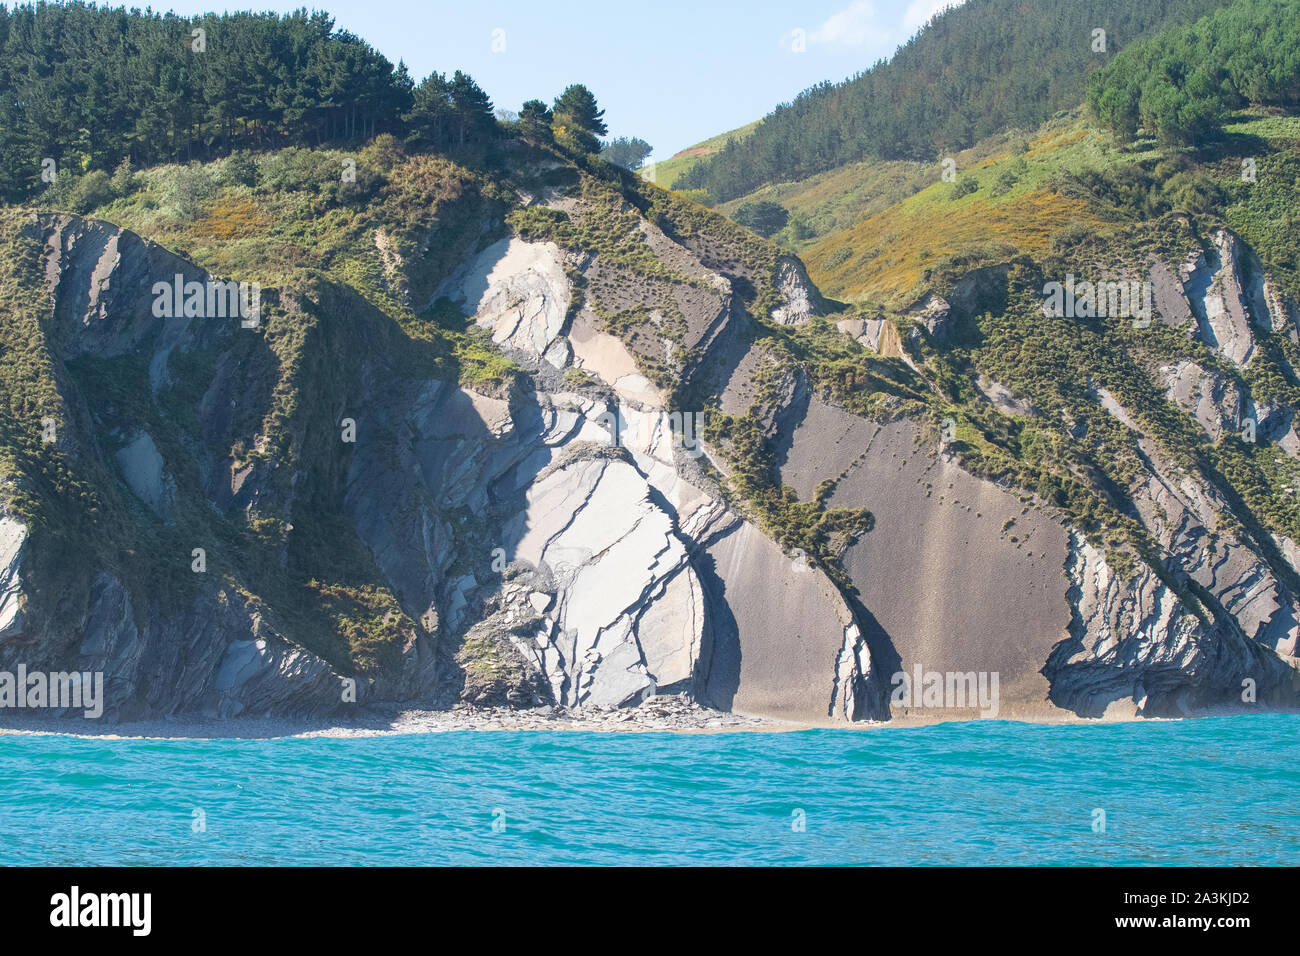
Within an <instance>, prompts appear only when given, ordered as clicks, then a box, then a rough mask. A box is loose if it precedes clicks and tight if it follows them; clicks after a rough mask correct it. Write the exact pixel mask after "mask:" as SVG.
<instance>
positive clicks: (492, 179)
mask: <svg viewBox="0 0 1300 956" xmlns="http://www.w3.org/2000/svg"><path fill="white" fill-rule="evenodd" d="M435 76H437V74H435ZM250 82H253V81H250ZM259 82H260V81H259ZM452 83H453V85H454V84H455V83H456V81H455V80H453V81H452ZM422 86H423V87H424V89H425V91H426V94H429V95H430V96H433V97H434V98H433V100H425V101H424V102H425V106H429V104H430V102H433V103H435V105H436V104H437V103H442V102H444V101H443V100H442V99H439V97H442V95H443V92H445V91H444V89H443V87H442V86H441V85H440V81H429V82H427V83H426V84H422ZM458 88H459V89H461V91H462V92H461V96H462V98H463V97H464V95H466V94H465V91H466V90H467V89H468V87H466V86H465V85H464V83H461V85H460V87H458ZM573 89H574V88H572V87H571V88H570V90H573ZM431 91H432V92H431ZM583 92H585V90H584V91H582V92H580V93H577V94H575V95H574V96H573V97H571V100H573V101H581V100H584V99H585V97H584V96H583V95H582V93H583ZM434 94H436V95H434ZM568 94H569V91H566V94H565V96H567V95H568ZM587 95H588V96H589V94H587ZM447 96H448V97H449V98H448V99H446V100H445V103H448V104H452V105H453V106H454V104H455V102H456V99H455V96H453V95H452V94H451V93H449V92H448V93H447ZM563 99H564V96H562V97H560V98H557V105H560V103H561V101H562V100H563ZM418 103H419V101H417V100H413V105H412V110H411V112H409V113H406V114H402V115H398V116H397V121H398V122H399V125H400V126H401V128H402V130H403V131H404V133H405V134H406V135H404V136H403V137H402V138H400V139H399V138H398V137H397V136H396V135H393V134H384V133H380V134H378V135H374V136H371V135H369V132H368V131H367V132H366V133H364V134H359V136H358V138H353V139H347V140H342V141H339V142H326V143H320V144H308V145H302V144H281V145H276V146H275V147H274V148H272V147H266V148H256V144H251V145H250V144H239V145H238V146H237V147H236V148H233V149H231V150H229V151H223V150H222V148H221V146H220V144H216V143H210V144H207V147H206V148H208V149H210V150H211V151H212V155H205V156H203V157H201V158H196V160H195V161H193V162H186V163H184V164H180V163H168V162H160V163H152V164H150V165H148V166H147V167H143V168H133V167H132V166H131V165H130V164H128V165H126V166H125V167H121V164H120V163H119V164H118V167H121V168H118V167H114V168H115V169H116V170H117V171H116V172H114V174H113V175H112V176H108V175H107V173H106V172H105V170H103V169H101V168H94V167H92V168H88V169H87V170H86V171H85V172H83V173H81V174H79V175H73V174H65V175H61V176H60V177H59V178H58V179H57V181H56V182H54V183H53V184H51V185H50V186H49V188H47V189H45V190H44V191H41V192H38V193H33V194H32V195H31V196H30V197H29V198H26V199H24V200H23V201H21V202H14V203H12V204H10V205H7V206H5V207H3V210H0V242H2V243H3V246H4V249H5V254H4V255H3V256H0V410H3V413H4V414H3V416H0V669H4V668H8V669H10V670H12V669H14V668H16V667H17V666H18V664H20V663H21V664H24V665H25V666H26V667H28V668H29V669H38V668H40V669H45V670H51V671H56V670H64V669H71V668H73V667H76V668H78V669H81V670H93V671H101V672H103V673H104V675H105V691H106V697H107V700H106V713H107V715H108V716H109V718H110V719H119V720H125V719H131V718H138V717H156V716H168V715H180V714H205V715H209V716H218V717H230V716H237V715H246V714H267V713H270V714H281V715H293V716H298V717H302V716H309V715H310V716H331V717H332V716H337V715H345V714H350V713H355V712H356V711H357V709H358V708H369V707H381V708H382V707H399V706H412V705H414V706H420V707H429V708H439V709H446V708H451V707H454V706H474V707H481V706H508V707H516V708H518V707H542V706H546V707H557V708H616V707H633V706H637V705H639V704H641V703H642V702H644V701H647V700H648V699H650V698H651V697H654V696H656V695H682V696H685V697H687V698H690V699H691V700H694V701H698V702H701V703H703V704H706V705H708V706H711V707H714V708H718V709H720V710H726V711H734V712H736V713H740V714H749V715H758V716H764V717H770V718H777V719H786V720H793V721H799V722H806V723H819V724H825V723H843V722H851V721H862V720H887V719H890V718H891V717H902V716H907V715H909V713H910V712H914V710H915V707H913V706H910V705H900V704H899V703H898V702H897V701H896V700H891V697H892V695H893V690H894V684H895V681H894V679H893V678H894V676H895V675H896V674H897V673H899V672H900V671H901V672H905V673H908V674H911V673H913V672H914V670H915V669H916V668H920V669H922V671H924V672H937V673H949V674H954V673H955V674H966V673H972V674H974V673H977V672H978V673H986V674H989V673H991V674H997V675H999V678H1000V682H1001V683H1000V686H1001V698H1000V704H999V706H1000V711H999V715H1000V716H1002V717H1008V718H1025V719H1034V720H1059V719H1067V718H1078V717H1089V718H1091V717H1101V716H1107V717H1134V716H1178V715H1186V714H1193V713H1207V712H1224V711H1232V710H1243V709H1251V708H1254V707H1258V706H1267V707H1274V708H1294V707H1296V706H1297V705H1300V699H1298V692H1297V682H1296V680H1295V674H1296V664H1297V659H1296V649H1297V642H1300V544H1297V542H1300V506H1298V505H1297V499H1296V495H1295V489H1296V488H1297V487H1300V431H1297V414H1298V413H1300V374H1298V373H1297V369H1300V281H1297V277H1298V276H1300V268H1298V267H1300V263H1297V260H1296V258H1295V257H1296V250H1297V248H1300V241H1298V239H1300V237H1297V235H1296V232H1295V230H1296V228H1297V224H1296V222H1295V221H1294V216H1293V215H1292V211H1293V210H1294V209H1295V208H1296V201H1297V198H1300V197H1297V191H1298V190H1300V185H1297V184H1300V175H1298V173H1300V141H1298V140H1300V126H1298V125H1297V123H1298V122H1300V118H1297V117H1296V116H1294V115H1288V114H1286V113H1285V112H1283V111H1280V110H1278V109H1276V108H1270V107H1267V106H1265V105H1263V104H1250V103H1247V104H1245V105H1243V106H1241V107H1240V108H1239V109H1237V110H1236V111H1235V112H1233V113H1232V115H1231V116H1229V117H1227V118H1226V120H1225V122H1224V125H1223V127H1222V130H1223V134H1222V137H1221V138H1218V139H1216V140H1214V142H1213V143H1209V144H1207V145H1206V147H1205V148H1203V149H1198V150H1187V149H1184V148H1182V147H1179V146H1177V145H1176V144H1162V143H1161V142H1159V141H1157V139H1155V138H1152V137H1150V136H1148V135H1145V132H1144V135H1141V136H1136V135H1135V136H1134V137H1131V138H1130V139H1131V141H1127V140H1125V139H1124V138H1123V137H1120V138H1116V137H1115V136H1114V135H1113V134H1112V133H1111V132H1109V131H1107V130H1105V129H1103V128H1100V127H1099V126H1098V125H1097V120H1096V119H1095V117H1092V116H1090V115H1088V114H1085V113H1083V112H1082V111H1067V112H1062V113H1061V114H1060V115H1056V116H1053V117H1051V118H1049V119H1048V120H1047V121H1046V122H1045V123H1043V124H1042V125H1040V126H1037V127H1035V128H1034V129H1033V130H1030V131H1027V132H1003V133H1001V134H998V135H995V136H993V137H989V138H987V139H985V140H982V141H981V142H980V143H978V144H976V146H974V147H972V149H971V150H970V151H968V152H964V153H960V154H958V155H957V156H956V159H957V165H956V175H955V177H954V179H953V181H952V182H947V181H943V180H942V179H941V178H938V176H937V172H938V171H937V170H936V169H935V168H933V167H932V166H931V167H930V169H929V175H930V176H933V177H935V178H934V179H932V180H931V181H929V182H926V181H925V175H924V174H925V173H926V166H925V165H919V166H913V165H911V164H910V163H909V162H907V161H902V160H896V161H889V162H884V163H864V164H860V165H859V166H857V167H854V168H852V170H851V172H852V175H855V176H859V177H860V178H861V180H862V182H863V183H866V184H867V185H866V186H864V187H863V188H860V189H855V188H853V186H852V183H851V182H850V181H849V180H847V179H844V178H838V177H841V176H847V175H849V171H836V172H832V173H826V174H823V176H822V177H821V178H817V179H814V180H811V181H809V182H808V183H806V184H802V185H798V184H796V185H794V186H792V187H790V188H789V190H788V191H787V192H786V193H784V194H783V193H782V192H781V190H782V189H784V188H785V187H774V188H773V190H772V194H773V195H776V196H778V198H782V199H783V200H784V201H789V202H790V203H791V205H792V206H796V207H797V208H796V211H799V212H802V213H804V215H805V216H806V218H807V221H808V222H809V223H811V224H812V225H813V227H814V228H817V229H825V230H826V232H825V233H824V234H819V235H814V236H812V237H810V238H808V239H804V240H797V239H793V237H790V236H788V235H786V236H780V237H779V238H781V239H782V240H783V241H790V242H802V243H805V244H806V245H805V246H804V247H803V248H804V252H805V259H806V262H807V270H808V271H805V265H804V259H800V258H798V257H795V256H793V255H791V254H789V252H788V251H787V250H783V249H782V248H781V247H780V246H779V245H778V244H776V243H773V242H769V241H767V240H764V239H761V238H759V237H758V236H756V235H754V234H753V233H751V232H749V231H747V230H745V229H743V228H741V227H739V226H737V225H735V224H734V223H732V222H730V221H728V220H727V219H726V218H724V217H723V216H722V215H720V214H719V213H718V212H715V211H713V210H710V209H708V208H705V207H703V206H701V205H698V204H696V203H694V202H691V201H690V200H689V199H688V198H685V197H683V196H681V195H679V194H677V193H674V192H670V191H667V190H664V189H662V188H659V187H658V186H656V185H654V184H652V183H648V182H646V181H644V180H643V179H642V178H641V177H639V176H637V175H635V174H633V173H629V172H626V171H623V170H620V169H617V168H615V167H613V166H611V165H609V164H607V163H605V162H603V161H601V160H600V159H599V158H598V157H597V156H595V155H593V153H592V151H591V150H589V149H584V148H583V147H584V146H586V145H590V142H591V141H592V140H593V139H594V136H592V127H591V126H588V127H586V128H582V127H579V129H578V131H577V133H576V134H575V133H574V132H573V130H572V129H566V130H565V132H561V129H562V128H568V127H571V126H572V125H573V124H574V123H575V118H578V119H580V114H581V112H582V110H583V108H584V107H583V103H582V102H578V103H577V105H576V106H574V105H572V102H571V103H570V107H569V109H570V112H567V113H562V114H561V115H560V116H559V117H555V116H553V117H552V118H551V122H550V123H544V122H542V121H541V117H542V116H543V114H544V111H546V109H547V108H546V107H545V106H544V105H542V104H540V103H537V106H539V107H541V109H534V110H532V111H530V112H531V116H532V120H531V121H530V122H525V121H524V120H523V119H521V121H520V122H519V123H512V124H499V125H494V126H493V127H491V128H489V127H486V126H484V127H483V128H482V129H480V130H479V131H478V133H477V134H475V135H478V136H481V137H482V138H481V140H480V141H478V142H472V141H467V142H463V143H461V142H458V141H457V140H459V137H456V136H452V135H450V133H449V132H448V128H447V127H446V126H445V125H444V126H437V125H436V124H434V123H433V120H432V119H429V117H428V115H427V114H425V120H427V122H425V121H422V120H420V119H419V115H418V114H419V106H418ZM585 108H586V109H587V110H588V113H589V115H594V114H595V112H596V107H595V103H594V99H593V100H591V101H590V102H589V103H587V104H586V107H585ZM435 112H436V111H435ZM439 115H441V114H439ZM445 119H446V117H443V120H445ZM443 120H439V122H443ZM494 122H495V121H494ZM765 127H766V124H764V126H760V127H759V131H761V130H763V129H764V128H765ZM439 131H441V132H439ZM584 132H585V133H586V134H587V136H586V137H584V136H582V135H580V134H581V133H584ZM435 134H437V135H435ZM758 135H759V132H758V131H756V132H755V133H753V134H751V138H752V137H756V136H758ZM439 137H442V138H441V139H440V138H439ZM470 139H471V140H472V139H473V137H470ZM232 145H233V144H232ZM1247 158H1249V159H1252V160H1253V161H1254V167H1253V168H1254V170H1255V173H1256V176H1255V178H1254V179H1245V178H1243V177H1242V170H1243V169H1244V168H1246V166H1245V165H1244V164H1243V160H1244V159H1247ZM345 170H350V171H351V172H352V173H353V174H354V175H352V176H351V177H349V176H346V175H343V174H342V173H343V171H345ZM1234 177H1235V179H1234ZM841 217H842V218H841ZM842 250H847V252H844V251H842ZM809 272H811V275H812V278H811V279H810V277H809ZM226 281H229V282H231V283H235V284H236V286H238V284H239V283H243V284H244V286H243V287H242V288H238V289H237V291H236V290H234V289H232V290H230V299H229V300H226V299H224V298H222V296H223V295H224V293H222V292H221V289H222V288H223V287H224V286H218V285H217V283H219V282H221V283H224V282H226ZM1120 283H1123V285H1122V286H1121V285H1120ZM1130 283H1132V285H1130ZM819 286H820V288H819ZM1054 287H1055V288H1056V290H1057V291H1056V293H1055V294H1057V295H1059V296H1060V301H1059V303H1058V304H1060V305H1061V306H1062V308H1059V309H1055V311H1054V310H1053V306H1052V304H1051V303H1052V302H1053V299H1052V295H1053V293H1052V292H1051V290H1052V289H1053V288H1054ZM1066 288H1068V289H1069V296H1068V298H1066V297H1065V295H1064V290H1065V289H1066ZM1085 289H1087V290H1090V291H1087V292H1085ZM1130 293H1131V294H1130ZM227 302H228V303H229V305H228V307H227ZM1144 303H1145V305H1144ZM977 715H978V711H977V709H976V708H974V707H965V708H964V709H963V708H959V709H956V710H946V711H944V714H943V716H945V717H972V716H977Z"/></svg>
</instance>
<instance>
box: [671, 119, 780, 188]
mask: <svg viewBox="0 0 1300 956" xmlns="http://www.w3.org/2000/svg"><path fill="white" fill-rule="evenodd" d="M759 122H760V121H759V120H755V121H754V122H752V123H746V124H745V125H744V126H741V127H739V128H737V129H733V130H730V131H728V132H726V133H719V134H718V135H717V136H711V137H710V138H708V139H706V140H704V141H703V142H702V143H696V144H695V145H694V146H688V147H686V148H685V149H683V150H679V151H678V152H676V153H674V154H673V155H672V156H670V157H668V158H667V159H665V160H662V161H661V162H656V163H655V164H654V167H653V169H652V170H648V171H647V172H646V178H647V179H649V180H650V181H651V182H652V183H655V184H656V185H658V186H662V187H664V188H665V189H674V188H676V184H677V182H678V181H679V180H680V179H681V178H682V177H683V176H685V175H686V173H688V172H689V171H690V170H691V169H692V168H693V167H694V166H695V164H696V163H698V162H699V161H700V160H702V159H703V158H704V157H706V156H712V155H713V154H714V153H719V152H721V151H722V150H723V149H724V148H725V147H726V145H727V143H729V142H731V140H733V139H735V140H737V141H743V140H744V139H745V138H746V137H748V136H749V135H750V134H751V133H753V132H754V130H755V129H756V128H757V126H758V124H759Z"/></svg>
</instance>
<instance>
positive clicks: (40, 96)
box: [0, 0, 607, 199]
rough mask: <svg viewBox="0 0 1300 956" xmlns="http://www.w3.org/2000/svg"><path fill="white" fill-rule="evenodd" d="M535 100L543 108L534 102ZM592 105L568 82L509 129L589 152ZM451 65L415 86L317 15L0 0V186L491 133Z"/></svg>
mask: <svg viewBox="0 0 1300 956" xmlns="http://www.w3.org/2000/svg"><path fill="white" fill-rule="evenodd" d="M539 107H540V109H538V108H539ZM603 113H604V111H603V110H600V109H599V108H598V107H597V105H596V100H595V97H594V96H592V95H591V93H590V91H588V90H587V89H586V87H583V86H581V85H580V84H575V85H573V86H571V87H569V88H568V89H566V90H565V91H564V93H563V94H561V96H560V97H559V98H557V99H556V101H555V104H554V107H547V106H546V105H545V104H543V103H542V102H541V101H539V100H533V101H530V103H529V104H525V110H524V112H523V113H521V117H520V122H519V123H518V124H513V125H515V126H517V127H518V129H519V131H520V132H523V133H525V134H531V135H534V136H545V137H548V138H550V137H553V138H555V139H557V140H559V141H560V142H561V143H562V144H563V145H567V146H572V147H574V148H581V149H584V150H585V151H587V152H597V151H599V149H600V143H599V141H598V140H597V139H596V137H597V136H603V135H605V133H606V132H607V129H606V127H605V124H604V122H603V119H602V117H603ZM502 132H503V131H502V127H501V124H499V123H498V121H497V119H496V117H495V115H494V112H493V106H492V101H491V99H490V98H489V97H488V95H487V94H486V93H485V92H484V91H483V90H482V89H481V88H480V87H479V86H478V84H477V83H475V82H474V80H473V79H472V78H471V77H470V76H468V75H467V74H465V73H462V72H460V71H456V72H454V73H453V74H452V75H451V77H450V78H448V77H447V76H446V75H445V74H442V73H433V74H431V75H430V76H428V77H427V78H425V79H424V80H423V81H421V82H420V83H419V84H418V85H417V84H416V83H415V82H414V81H413V80H412V78H411V76H410V74H409V73H408V71H407V68H406V65H405V64H404V63H401V62H399V63H398V64H397V65H396V66H394V65H393V64H392V63H391V62H389V60H388V59H386V58H385V57H384V56H383V55H382V54H380V53H379V52H378V51H377V50H375V49H374V48H373V47H372V46H370V45H369V44H368V43H366V42H365V41H363V40H362V39H360V38H359V37H357V36H355V35H354V34H351V33H348V32H347V31H343V30H336V29H335V28H334V21H333V18H331V17H330V16H329V15H328V14H326V13H323V12H319V11H318V12H311V13H309V12H308V11H307V10H305V9H301V10H298V11H295V12H293V13H289V14H286V15H284V16H279V15H277V14H274V13H231V14H221V15H215V14H207V15H204V16H201V17H196V18H193V19H186V18H183V17H178V16H176V15H175V14H172V13H165V14H159V13H154V12H152V11H146V12H141V11H139V10H130V11H128V10H126V9H125V8H117V9H111V8H107V7H95V6H91V5H89V4H87V3H84V2H80V0H78V2H73V3H66V4H50V3H43V2H41V3H36V4H34V5H33V4H27V5H21V6H15V7H13V8H12V9H9V8H6V7H4V6H0V163H2V164H3V166H2V168H3V169H4V170H5V172H6V176H5V178H4V180H3V181H2V182H0V195H2V196H4V197H5V198H7V199H19V198H22V197H23V196H26V195H30V194H32V193H33V192H34V191H35V190H37V189H39V188H42V187H43V186H44V185H45V184H46V183H48V182H50V181H51V179H52V178H53V177H52V176H51V173H53V176H57V175H58V174H60V173H62V172H63V171H65V170H66V171H70V172H73V173H77V174H80V173H84V172H87V171H89V170H95V169H98V170H112V169H114V168H116V167H118V166H119V164H121V163H122V162H123V161H124V160H127V161H129V162H130V163H131V164H132V165H134V166H136V167H141V166H148V165H153V164H157V163H164V162H187V161H191V160H205V159H210V158H214V157H216V156H220V155H225V154H228V153H230V152H233V151H235V150H238V149H274V148H280V147H285V146H321V145H325V144H337V143H340V142H348V141H359V140H363V139H368V138H371V137H373V136H375V135H377V134H379V133H392V134H394V135H396V136H398V137H399V138H402V139H405V140H406V141H407V142H409V143H412V144H416V145H418V146H420V147H427V148H433V149H452V148H458V147H465V146H469V145H474V144H481V143H485V142H490V141H493V140H495V139H498V138H500V136H501V135H502Z"/></svg>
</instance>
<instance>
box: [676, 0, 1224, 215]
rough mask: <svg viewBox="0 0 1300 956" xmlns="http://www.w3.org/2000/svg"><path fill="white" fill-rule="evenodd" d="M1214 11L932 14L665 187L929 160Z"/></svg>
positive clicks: (1026, 117) (1068, 104)
mask: <svg viewBox="0 0 1300 956" xmlns="http://www.w3.org/2000/svg"><path fill="white" fill-rule="evenodd" d="M1223 5H1225V0H1153V2H1149V3H1140V4H1133V3H1129V2H1127V0H1039V2H1034V3H1026V2H1025V0H968V2H966V3H964V4H962V5H960V6H958V7H955V8H953V9H950V10H947V11H945V12H943V13H940V14H939V15H938V16H936V17H935V18H934V19H933V20H932V21H931V22H930V23H929V24H927V25H926V26H925V27H924V28H923V29H922V30H921V31H920V32H919V33H918V34H917V35H916V36H915V37H913V38H912V39H911V40H909V41H908V42H907V43H906V44H905V45H903V46H902V47H901V48H900V49H899V50H898V51H897V52H896V53H895V54H894V56H893V57H892V58H890V59H889V60H888V61H887V62H882V63H877V64H876V65H874V66H872V67H871V68H870V69H869V70H866V71H865V72H863V73H860V74H858V75H856V76H854V77H851V78H850V79H848V80H845V81H844V82H842V83H837V84H832V83H830V82H824V83H821V84H819V85H818V86H815V87H812V88H811V89H808V90H805V91H804V92H803V93H801V94H799V96H798V97H796V98H795V99H794V101H793V102H790V103H784V104H782V105H780V106H778V107H777V108H776V109H775V110H773V112H772V113H770V114H768V115H767V116H765V117H764V118H763V121H762V125H761V126H760V127H759V129H758V130H757V131H756V132H755V134H754V135H753V136H752V137H750V138H749V139H747V140H745V141H744V142H743V143H735V144H733V145H731V146H729V147H727V148H725V149H723V151H722V152H721V153H719V154H717V155H715V156H712V157H709V158H707V159H705V160H704V161H702V162H699V163H697V164H696V165H695V166H694V167H693V168H692V169H691V170H690V171H689V173H688V174H687V175H686V176H684V177H682V178H681V179H680V180H679V181H677V182H676V183H675V184H674V188H677V189H701V190H704V192H705V194H706V195H707V196H708V197H709V198H710V200H711V201H714V202H725V201H727V200H731V199H735V198H736V197H738V196H742V195H744V194H746V193H749V192H752V191H753V190H755V189H757V188H759V187H760V186H763V185H765V184H770V183H779V182H790V181H796V180H801V179H805V178H807V177H809V176H813V175H816V174H818V173H822V172H826V171H827V170H831V169H835V168H836V167H839V166H842V165H845V164H849V163H854V162H859V161H861V160H863V159H866V158H871V159H887V160H912V161H916V162H937V161H938V160H939V159H940V158H941V157H943V156H948V155H951V154H952V153H955V152H957V151H959V150H963V149H967V148H969V147H971V146H973V145H974V144H975V143H977V142H979V141H980V140H982V139H984V138H986V137H988V136H991V135H993V134H995V133H998V132H1001V131H1003V130H1007V129H1013V128H1021V129H1030V128H1033V127H1036V126H1037V125H1038V124H1039V123H1041V122H1043V121H1044V120H1046V119H1047V118H1048V117H1050V116H1051V115H1052V114H1053V113H1055V112H1056V111H1058V110H1062V109H1070V108H1072V107H1074V106H1076V105H1078V104H1079V102H1081V100H1082V99H1083V95H1084V91H1085V88H1086V84H1087V79H1088V75H1089V73H1090V72H1091V71H1093V70H1095V69H1097V68H1098V67H1100V66H1102V65H1104V64H1105V63H1106V62H1108V60H1109V59H1110V58H1112V57H1113V56H1115V55H1116V53H1117V51H1119V50H1122V49H1123V48H1124V47H1125V46H1127V45H1128V44H1131V43H1133V42H1134V41H1136V40H1138V39H1140V38H1142V37H1144V36H1149V35H1151V34H1153V33H1156V32H1159V31H1160V30H1162V29H1165V28H1166V27H1168V26H1171V25H1175V24H1181V23H1189V22H1191V21H1193V20H1196V19H1197V18H1199V17H1201V16H1202V15H1204V14H1206V13H1208V12H1210V11H1212V10H1214V9H1215V8H1217V7H1220V6H1223ZM1096 31H1102V34H1101V35H1098V33H1097V32H1096Z"/></svg>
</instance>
